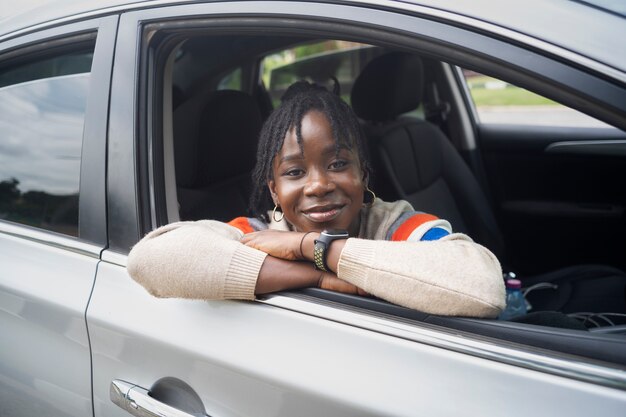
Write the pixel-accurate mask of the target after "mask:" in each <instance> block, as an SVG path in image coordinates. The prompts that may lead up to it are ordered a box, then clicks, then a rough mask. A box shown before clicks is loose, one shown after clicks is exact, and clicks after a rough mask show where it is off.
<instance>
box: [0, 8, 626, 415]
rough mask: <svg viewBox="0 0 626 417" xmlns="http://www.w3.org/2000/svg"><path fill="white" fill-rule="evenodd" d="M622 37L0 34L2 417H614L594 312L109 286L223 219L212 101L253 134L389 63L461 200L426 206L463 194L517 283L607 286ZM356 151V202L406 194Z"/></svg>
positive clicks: (242, 185)
mask: <svg viewBox="0 0 626 417" xmlns="http://www.w3.org/2000/svg"><path fill="white" fill-rule="evenodd" d="M624 39H626V9H624V7H623V6H621V5H620V4H618V2H605V1H566V0H552V1H545V0H525V1H509V2H492V1H487V0H475V1H472V2H460V1H458V2H455V1H429V0H423V1H420V0H410V1H409V0H406V1H391V0H378V1H375V0H353V1H352V0H345V1H320V2H309V1H295V0H294V1H290V0H286V1H275V0H267V1H256V0H252V1H206V2H204V1H169V0H150V1H132V0H126V1H125V0H99V1H81V2H60V3H52V4H46V5H45V6H43V7H41V8H39V9H35V10H32V11H29V12H27V13H24V14H21V15H17V16H9V17H7V18H5V19H4V20H2V21H0V335H1V336H0V416H35V415H41V416H94V417H103V416H128V415H135V416H153V415H155V416H200V415H210V416H313V415H316V416H317V415H329V416H348V415H351V416H357V415H358V416H368V415H369V416H374V415H394V416H435V415H441V416H444V415H445V416H449V415H482V416H497V415H506V416H523V417H529V416H540V415H545V416H558V415H564V416H589V415H603V416H624V415H625V413H626V411H625V410H626V324H624V323H626V321H624V315H623V314H622V313H621V312H616V311H614V310H611V309H610V307H608V306H609V304H606V305H607V309H609V310H608V311H606V312H605V313H604V312H587V311H573V312H572V311H570V312H565V313H564V312H563V311H557V313H558V314H559V315H558V317H559V318H560V319H563V320H566V321H568V322H571V321H572V320H573V321H576V322H578V323H580V325H581V326H583V328H580V329H577V328H571V327H567V326H562V325H559V323H557V324H556V325H555V324H554V323H552V324H550V323H549V322H548V321H540V322H535V323H533V322H529V321H523V320H518V321H503V320H485V319H470V318H460V317H439V316H432V315H428V314H425V313H422V312H419V311H411V310H407V309H404V308H401V307H397V306H394V305H391V304H388V303H385V302H383V301H381V300H377V299H372V298H362V297H356V296H350V295H344V294H337V293H332V292H329V291H324V290H320V289H307V290H303V291H294V292H286V293H279V294H274V295H270V296H266V297H261V298H259V299H258V300H256V301H254V302H243V301H191V300H181V299H157V298H154V297H152V296H151V295H149V294H148V293H147V292H146V291H145V290H144V289H143V288H142V287H141V286H140V285H138V284H137V283H135V282H134V281H133V280H132V279H130V277H129V276H128V274H127V272H126V268H125V264H126V255H127V253H128V251H129V249H130V248H131V247H132V246H133V245H134V244H135V243H136V242H137V241H138V240H139V239H140V238H141V236H143V235H144V234H145V233H147V232H148V231H150V230H152V229H153V228H155V227H158V226H160V225H163V224H166V223H169V222H172V221H177V220H180V219H183V220H195V219H200V218H215V219H220V220H225V221H227V220H229V219H231V218H234V217H236V216H240V215H245V210H246V207H247V206H246V204H247V193H248V186H249V184H248V182H249V173H250V169H251V166H252V165H253V164H254V152H255V140H256V137H254V136H252V137H243V136H240V135H239V134H233V132H236V131H238V129H239V128H240V127H241V126H246V125H247V123H248V119H247V118H246V116H245V115H246V113H245V111H244V109H243V108H241V107H238V105H235V106H231V107H228V105H226V104H223V105H222V104H220V105H218V106H214V107H209V101H210V100H212V98H213V97H215V96H216V93H217V92H220V91H223V90H227V91H231V92H232V91H234V92H237V93H233V94H240V95H241V94H243V95H245V96H246V97H248V98H250V99H251V100H252V102H253V103H254V106H255V107H256V108H257V109H258V112H259V113H260V114H261V116H262V117H267V114H268V113H269V112H270V111H271V109H272V108H273V107H274V106H275V105H276V103H277V102H278V100H280V96H281V94H282V92H284V90H285V88H286V86H287V85H289V84H290V83H292V82H293V81H296V80H298V79H308V80H311V81H315V82H318V83H321V84H326V85H332V84H333V83H334V82H337V83H338V84H339V85H340V86H341V94H342V96H344V97H345V98H346V100H347V101H352V104H353V105H355V103H354V97H355V94H356V93H355V92H354V91H353V88H354V89H356V88H357V86H358V84H359V82H358V80H359V76H360V74H361V73H362V71H363V69H364V68H365V67H366V66H367V64H368V63H369V62H371V61H372V60H374V59H377V58H378V57H381V56H385V55H386V54H390V53H391V54H393V53H403V54H409V55H412V56H418V57H419V59H420V60H421V62H422V72H421V73H420V74H413V75H411V77H409V78H412V77H419V80H420V84H421V86H422V87H421V88H422V89H421V91H422V97H421V100H418V101H419V102H420V103H418V104H419V105H416V106H415V108H412V109H410V111H408V112H406V114H403V115H400V116H398V117H399V118H398V120H405V119H406V118H413V119H417V120H421V121H425V122H427V123H430V124H432V125H434V126H436V127H437V128H438V129H439V130H440V132H441V134H442V135H444V137H445V138H446V139H447V142H446V143H447V144H446V145H445V146H447V147H452V148H451V149H454V152H456V153H457V155H458V160H459V161H462V163H463V164H464V166H465V168H463V170H464V171H462V175H461V176H464V175H471V176H472V178H475V180H472V181H475V184H476V188H475V189H474V188H471V189H469V188H466V189H459V190H456V189H454V188H451V187H449V186H448V185H445V184H444V185H441V184H440V183H439V182H436V181H435V180H432V181H431V182H432V183H433V184H435V182H436V184H435V185H433V187H434V188H425V190H426V191H423V192H425V193H427V194H423V193H422V194H420V195H421V196H422V197H423V198H424V204H429V202H430V204H432V202H441V201H442V198H440V196H441V195H442V194H441V193H442V192H443V191H442V190H447V191H446V193H447V194H446V195H451V196H453V198H457V197H458V196H461V195H465V197H463V198H468V199H474V198H475V197H477V196H478V194H480V195H481V196H482V195H484V207H485V210H489V211H490V212H493V213H494V215H493V219H494V223H493V225H492V224H490V225H488V226H487V228H489V227H491V228H492V229H493V227H496V226H497V228H498V231H499V232H498V235H499V236H501V237H502V239H501V240H502V241H501V242H499V243H498V244H500V245H501V246H504V244H506V254H502V255H501V256H502V257H501V260H502V261H503V265H505V266H506V267H507V272H508V271H514V272H516V273H517V275H518V276H520V277H521V278H522V279H523V278H524V276H531V275H532V276H538V275H539V276H540V275H541V274H543V273H546V272H548V271H552V270H555V269H563V268H568V267H571V266H572V265H578V264H587V265H589V264H593V265H597V266H598V268H601V269H602V268H605V269H603V270H606V271H619V270H625V269H626V256H625V255H624V254H625V253H626V216H625V210H624V209H625V207H626V168H625V167H626V133H624V131H625V130H626V48H625V47H624ZM333 80H336V81H333ZM387 81H389V80H387ZM392 81H394V82H396V85H397V87H398V94H400V95H402V93H400V92H401V91H402V90H403V86H404V85H405V84H404V80H403V79H400V78H397V79H396V78H394V79H393V80H392ZM373 82H377V80H372V81H370V82H368V83H367V84H368V85H371V83H373ZM217 110H224V113H219V117H216V115H217V114H218V113H217ZM366 122H367V121H366V120H364V123H366ZM383 122H386V121H385V120H380V121H378V122H377V123H374V122H372V123H371V126H370V129H374V128H375V127H376V126H382V124H383ZM371 150H372V159H373V161H374V162H375V164H376V163H377V164H378V165H379V166H380V169H379V175H378V176H377V180H376V181H377V182H376V186H377V188H375V191H376V192H377V194H379V195H380V196H382V197H384V198H385V199H394V198H411V197H412V196H413V192H414V190H413V188H411V187H413V185H414V184H415V183H416V182H419V181H421V180H423V178H422V179H419V178H421V177H419V172H420V171H419V168H417V167H416V166H414V165H413V162H412V161H413V159H412V157H407V156H406V155H407V154H406V152H401V151H399V152H396V153H397V154H398V155H396V156H397V157H398V158H400V160H402V158H404V157H407V158H408V162H406V164H404V165H401V164H399V163H397V162H395V160H394V159H393V158H394V157H395V156H394V153H393V152H394V150H393V149H391V150H387V151H385V150H384V149H382V148H380V147H379V146H377V145H376V144H375V143H374V142H372V149H371ZM431 150H432V149H431V148H428V147H427V148H425V150H424V149H423V150H420V151H419V152H418V154H419V155H423V154H424V153H428V152H430V151H431ZM385 152H387V153H385ZM427 163H432V164H438V163H441V161H439V160H438V159H437V158H435V157H433V158H430V159H428V160H427ZM400 167H401V168H402V169H401V170H400ZM418 177H419V178H418ZM416 178H417V179H416ZM424 181H426V180H424ZM473 183H474V182H473ZM429 184H430V183H429ZM429 190H430V191H429ZM420 192H421V191H420ZM428 193H430V194H428ZM446 198H447V197H446ZM455 201H456V200H455ZM456 205H457V206H458V207H457V209H458V213H460V215H459V218H458V219H450V220H451V221H452V224H453V226H454V227H459V228H461V229H463V228H466V229H468V232H469V233H470V234H471V235H472V236H473V237H474V238H475V239H476V240H477V241H479V242H481V243H484V244H485V245H487V246H490V245H491V244H495V243H494V242H492V241H489V239H488V238H485V239H484V241H482V240H481V237H483V236H482V235H481V234H480V233H479V232H476V233H472V228H473V227H478V226H480V225H477V224H476V223H479V219H480V217H479V216H478V214H477V213H473V212H468V210H467V206H466V205H465V204H461V203H456ZM418 209H423V210H426V211H430V212H435V213H437V210H438V209H439V208H438V207H437V206H436V205H435V206H433V207H418ZM452 216H454V215H452ZM464 216H467V217H464ZM477 216H478V217H477ZM495 222H497V223H495ZM456 225H458V226H456ZM496 243H497V242H496ZM206 256H211V254H206ZM540 284H541V283H540ZM550 285H552V284H550V283H546V285H544V286H543V287H542V286H541V285H539V286H538V287H535V288H532V289H531V288H526V290H527V291H530V290H532V291H533V292H535V294H539V293H541V292H543V293H544V294H548V297H550V292H551V291H555V290H556V289H555V288H553V287H551V286H550ZM622 288H623V287H622ZM616 295H617V297H618V298H619V291H616ZM529 300H531V301H530V302H529V305H528V308H529V309H530V311H531V312H532V311H533V310H532V309H533V308H535V309H537V304H536V303H535V306H533V305H532V304H533V302H532V299H531V298H530V295H529ZM600 302H603V301H602V300H600ZM607 303H608V301H607ZM603 313H604V314H603Z"/></svg>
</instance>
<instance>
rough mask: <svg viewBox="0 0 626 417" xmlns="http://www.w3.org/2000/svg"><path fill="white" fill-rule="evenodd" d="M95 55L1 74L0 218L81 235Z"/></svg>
mask: <svg viewBox="0 0 626 417" xmlns="http://www.w3.org/2000/svg"><path fill="white" fill-rule="evenodd" d="M92 53H93V51H91V50H90V51H85V52H80V53H77V52H72V53H67V54H59V55H57V56H54V57H45V58H42V59H40V60H37V61H31V62H28V63H22V64H20V65H17V66H12V67H10V68H7V67H4V68H0V132H1V136H0V219H4V220H10V221H14V222H18V223H23V224H27V225H31V226H35V227H40V228H43V229H47V230H52V231H55V232H59V233H64V234H68V235H72V236H78V189H79V178H80V155H81V145H82V136H83V123H84V115H85V106H86V102H87V94H88V90H89V71H90V68H91V60H92Z"/></svg>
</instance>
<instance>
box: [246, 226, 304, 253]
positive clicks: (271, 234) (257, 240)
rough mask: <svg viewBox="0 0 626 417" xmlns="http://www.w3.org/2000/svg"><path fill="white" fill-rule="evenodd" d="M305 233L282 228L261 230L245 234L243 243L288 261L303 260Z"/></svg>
mask: <svg viewBox="0 0 626 417" xmlns="http://www.w3.org/2000/svg"><path fill="white" fill-rule="evenodd" d="M303 237H304V233H299V232H285V231H281V230H261V231H260V232H254V233H248V234H245V235H243V237H242V238H241V240H240V241H241V243H243V244H244V245H246V246H250V247H251V248H254V249H258V250H260V251H262V252H265V253H267V254H268V255H271V256H273V257H275V258H280V259H285V260H287V261H297V260H303V259H305V257H304V256H303V255H302V253H301V252H300V242H301V241H302V238H303Z"/></svg>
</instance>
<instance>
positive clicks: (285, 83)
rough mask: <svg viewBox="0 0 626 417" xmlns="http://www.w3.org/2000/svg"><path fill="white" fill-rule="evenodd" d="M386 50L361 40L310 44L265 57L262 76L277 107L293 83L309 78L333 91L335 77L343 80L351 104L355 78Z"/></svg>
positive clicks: (341, 85) (344, 96) (345, 96)
mask: <svg viewBox="0 0 626 417" xmlns="http://www.w3.org/2000/svg"><path fill="white" fill-rule="evenodd" d="M382 53H384V50H383V49H382V48H377V47H373V46H370V45H366V44H362V43H357V42H348V41H340V40H327V41H323V42H318V43H309V44H304V45H300V46H297V47H295V48H290V49H285V50H283V51H280V52H277V53H275V54H272V55H269V56H267V57H265V58H264V59H263V62H262V74H261V76H262V79H263V83H264V85H265V86H266V88H267V90H268V92H269V93H270V96H271V99H272V103H273V104H274V107H276V106H277V105H278V104H279V102H280V98H281V96H282V95H283V93H284V92H285V91H286V90H287V88H288V87H289V86H290V85H291V84H292V83H294V82H296V81H299V80H307V81H310V82H314V83H317V84H320V85H324V86H326V87H327V88H328V89H331V90H332V88H333V86H334V81H333V79H332V78H333V77H334V78H336V79H337V81H339V85H340V87H341V97H342V98H343V99H344V100H345V101H346V102H347V103H350V91H351V90H352V84H353V83H354V80H355V79H356V77H357V76H358V75H359V73H360V72H361V70H362V69H363V67H364V66H365V65H366V64H367V63H368V62H369V61H371V60H372V59H373V58H374V57H376V56H378V55H381V54H382Z"/></svg>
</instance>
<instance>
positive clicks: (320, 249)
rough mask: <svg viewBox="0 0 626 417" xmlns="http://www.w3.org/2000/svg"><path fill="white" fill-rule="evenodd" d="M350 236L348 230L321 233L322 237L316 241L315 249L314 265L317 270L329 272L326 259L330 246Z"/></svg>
mask: <svg viewBox="0 0 626 417" xmlns="http://www.w3.org/2000/svg"><path fill="white" fill-rule="evenodd" d="M349 237H350V235H349V234H348V231H347V230H324V231H322V233H320V237H319V238H317V239H315V246H314V247H313V263H314V264H315V269H319V270H320V271H325V272H328V271H329V268H328V264H327V263H326V257H327V255H328V248H329V247H330V244H331V243H332V242H333V241H335V240H339V239H347V238H349Z"/></svg>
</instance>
